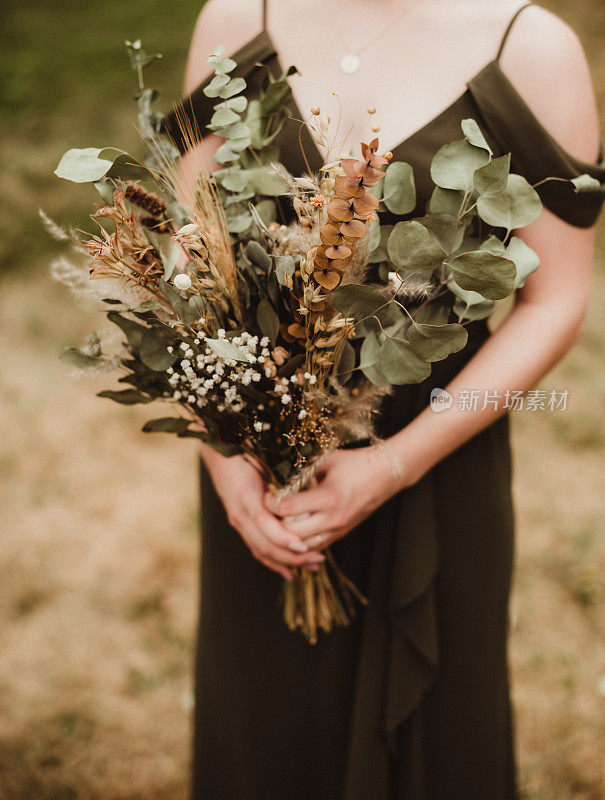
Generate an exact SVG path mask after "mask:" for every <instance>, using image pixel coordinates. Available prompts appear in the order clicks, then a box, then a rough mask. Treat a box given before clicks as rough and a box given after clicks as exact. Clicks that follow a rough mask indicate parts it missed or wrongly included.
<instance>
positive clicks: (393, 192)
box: [381, 161, 416, 214]
mask: <svg viewBox="0 0 605 800" xmlns="http://www.w3.org/2000/svg"><path fill="white" fill-rule="evenodd" d="M382 184H383V190H382V198H381V199H382V202H383V203H384V204H385V206H386V207H387V208H388V210H389V211H391V212H392V213H393V214H409V213H410V212H411V211H413V210H414V208H415V207H416V185H415V183H414V171H413V169H412V167H411V166H410V165H409V164H407V163H406V162H405V161H395V162H394V163H392V164H389V166H388V167H387V170H386V174H385V176H384V178H383V181H382Z"/></svg>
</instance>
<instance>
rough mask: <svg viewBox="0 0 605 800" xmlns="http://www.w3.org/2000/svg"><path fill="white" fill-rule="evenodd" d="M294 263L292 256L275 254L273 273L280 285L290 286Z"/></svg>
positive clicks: (294, 267)
mask: <svg viewBox="0 0 605 800" xmlns="http://www.w3.org/2000/svg"><path fill="white" fill-rule="evenodd" d="M295 269H296V265H295V263H294V258H293V257H292V256H277V258H276V259H275V275H276V277H277V280H278V282H279V283H280V284H281V285H282V286H286V287H288V288H291V287H292V276H293V275H294V271H295Z"/></svg>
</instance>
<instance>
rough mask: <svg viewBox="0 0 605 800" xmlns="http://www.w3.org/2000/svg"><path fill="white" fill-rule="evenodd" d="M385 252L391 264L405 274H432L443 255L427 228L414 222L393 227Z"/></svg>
mask: <svg viewBox="0 0 605 800" xmlns="http://www.w3.org/2000/svg"><path fill="white" fill-rule="evenodd" d="M387 251H388V254H389V258H390V259H391V261H392V262H393V264H394V265H395V266H396V267H397V268H398V269H402V270H404V271H406V272H432V271H433V270H434V269H436V268H437V267H439V266H440V265H441V263H442V262H443V258H444V255H445V254H444V252H443V250H442V248H441V247H440V246H439V244H438V242H437V240H436V239H435V238H434V237H433V236H432V235H431V234H430V233H429V231H428V230H427V228H425V226H424V225H422V224H421V223H420V222H416V221H415V220H410V221H409V222H398V223H397V224H396V225H395V226H394V228H393V230H392V231H391V235H390V236H389V240H388V242H387Z"/></svg>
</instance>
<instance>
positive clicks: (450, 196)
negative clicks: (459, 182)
mask: <svg viewBox="0 0 605 800" xmlns="http://www.w3.org/2000/svg"><path fill="white" fill-rule="evenodd" d="M463 200H464V192H463V191H460V190H459V189H442V188H441V186H435V189H434V190H433V194H432V195H431V199H430V200H429V205H428V209H427V211H428V213H429V214H451V215H452V216H453V217H457V216H458V214H459V213H460V209H461V207H462V201H463ZM464 216H465V217H466V214H465V215H464Z"/></svg>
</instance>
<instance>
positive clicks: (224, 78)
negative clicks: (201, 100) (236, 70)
mask: <svg viewBox="0 0 605 800" xmlns="http://www.w3.org/2000/svg"><path fill="white" fill-rule="evenodd" d="M230 80H231V79H230V77H229V76H228V75H225V74H220V75H215V76H214V78H213V79H212V80H211V81H210V83H209V84H208V86H205V87H204V90H203V91H204V94H205V95H206V97H218V96H219V92H220V91H221V89H222V88H223V87H224V86H226V85H227V84H228V83H229V81H230Z"/></svg>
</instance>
